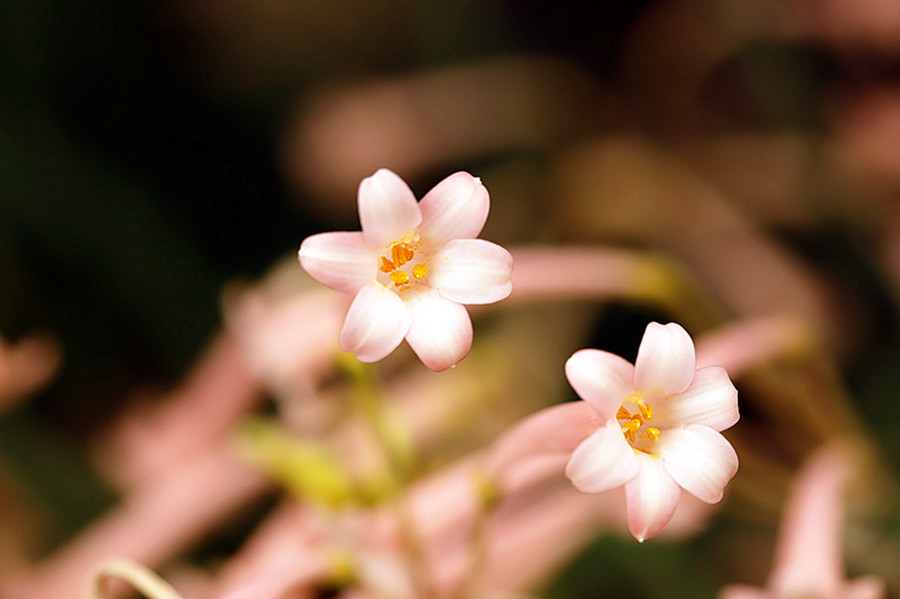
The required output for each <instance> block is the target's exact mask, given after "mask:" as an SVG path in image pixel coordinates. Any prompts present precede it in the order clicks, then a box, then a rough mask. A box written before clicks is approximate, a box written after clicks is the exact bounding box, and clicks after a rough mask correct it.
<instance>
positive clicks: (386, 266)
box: [378, 256, 397, 272]
mask: <svg viewBox="0 0 900 599" xmlns="http://www.w3.org/2000/svg"><path fill="white" fill-rule="evenodd" d="M396 269H397V267H396V266H394V263H393V262H391V261H390V260H388V259H387V258H385V257H384V256H382V257H381V266H379V267H378V270H380V271H381V272H391V271H392V270H396Z"/></svg>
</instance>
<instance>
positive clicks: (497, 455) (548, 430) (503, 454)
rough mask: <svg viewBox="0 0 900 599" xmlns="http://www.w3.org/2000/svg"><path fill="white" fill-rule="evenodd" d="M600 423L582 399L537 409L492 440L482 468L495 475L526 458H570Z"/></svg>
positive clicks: (592, 410) (595, 413) (595, 414)
mask: <svg viewBox="0 0 900 599" xmlns="http://www.w3.org/2000/svg"><path fill="white" fill-rule="evenodd" d="M602 425H603V423H602V422H601V421H600V419H599V418H598V416H597V412H595V411H594V409H593V408H592V407H591V406H589V405H588V404H587V403H585V402H583V401H568V402H565V403H561V404H556V405H554V406H550V407H548V408H544V409H542V410H538V411H537V412H535V413H533V414H531V415H530V416H528V417H526V418H524V419H522V420H520V421H519V422H518V423H516V424H514V425H513V426H511V427H510V428H508V429H507V430H506V431H505V432H504V433H503V434H502V435H501V436H500V438H499V439H497V441H495V442H494V444H493V446H492V447H491V449H490V451H489V452H488V457H487V460H486V465H485V470H486V471H487V473H488V474H489V475H490V476H492V477H498V476H499V474H500V473H501V472H502V471H503V470H504V469H506V468H509V467H512V466H514V465H515V464H516V463H517V462H521V461H523V460H527V459H529V458H535V457H537V458H540V457H544V456H548V455H556V454H561V455H568V456H569V457H571V454H572V452H573V451H575V448H577V447H578V446H579V445H580V444H581V443H582V442H583V441H584V440H585V439H587V438H588V437H589V436H590V435H591V434H593V433H594V432H596V430H597V427H598V426H602Z"/></svg>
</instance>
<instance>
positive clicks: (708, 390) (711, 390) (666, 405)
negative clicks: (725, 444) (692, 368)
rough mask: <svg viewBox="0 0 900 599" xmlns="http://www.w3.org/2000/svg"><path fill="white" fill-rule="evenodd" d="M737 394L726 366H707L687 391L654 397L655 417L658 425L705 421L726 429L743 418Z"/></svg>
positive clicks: (701, 370) (675, 425)
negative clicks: (663, 397) (739, 410)
mask: <svg viewBox="0 0 900 599" xmlns="http://www.w3.org/2000/svg"><path fill="white" fill-rule="evenodd" d="M737 395H738V393H737V389H735V388H734V385H733V384H732V383H731V379H729V378H728V373H727V372H726V371H725V369H724V368H722V367H720V366H707V367H706V368H701V369H700V370H698V371H697V372H696V373H695V374H694V381H693V382H692V383H691V386H690V387H688V388H687V389H686V390H685V391H683V392H681V393H678V394H675V395H670V396H668V399H659V400H657V401H654V402H653V409H654V415H653V419H654V422H655V423H656V426H657V427H659V428H670V427H678V426H684V425H687V424H702V425H705V426H708V427H710V428H711V429H713V430H717V431H723V430H725V429H726V428H729V427H731V426H734V424H735V423H736V422H737V421H738V419H739V418H740V414H739V413H738V403H737Z"/></svg>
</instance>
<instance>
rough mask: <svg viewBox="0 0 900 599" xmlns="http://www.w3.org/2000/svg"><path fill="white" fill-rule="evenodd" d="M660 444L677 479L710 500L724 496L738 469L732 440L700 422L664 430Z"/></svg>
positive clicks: (667, 468) (698, 495)
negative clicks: (730, 441) (727, 485)
mask: <svg viewBox="0 0 900 599" xmlns="http://www.w3.org/2000/svg"><path fill="white" fill-rule="evenodd" d="M657 448H658V450H659V453H660V455H661V456H662V457H663V460H664V461H665V466H666V470H667V471H668V473H669V474H670V475H671V476H672V478H673V479H675V482H677V483H678V484H679V485H680V486H681V487H682V488H683V489H684V490H685V491H687V492H688V493H690V494H691V495H693V496H694V497H696V498H697V499H699V500H701V501H705V502H706V503H717V502H718V501H719V500H721V499H722V492H723V491H724V489H725V485H726V484H728V481H730V480H731V478H732V477H733V476H734V475H735V474H736V473H737V470H738V457H737V454H736V453H735V451H734V448H733V447H732V446H731V443H729V442H728V440H727V439H726V438H725V437H723V436H722V435H720V434H719V433H717V432H716V431H714V430H713V429H711V428H709V427H707V426H703V425H700V424H692V425H690V426H687V427H685V428H682V429H669V430H665V431H663V432H662V434H661V436H660V438H659V442H658V444H657Z"/></svg>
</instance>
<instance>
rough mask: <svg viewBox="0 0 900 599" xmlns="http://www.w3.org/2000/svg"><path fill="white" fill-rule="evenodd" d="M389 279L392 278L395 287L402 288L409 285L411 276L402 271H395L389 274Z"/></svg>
mask: <svg viewBox="0 0 900 599" xmlns="http://www.w3.org/2000/svg"><path fill="white" fill-rule="evenodd" d="M388 277H390V279H391V280H392V281H393V282H394V286H395V287H400V286H401V285H406V284H407V283H409V275H408V274H406V272H405V271H402V270H395V271H394V272H392V273H391V274H389V275H388Z"/></svg>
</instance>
